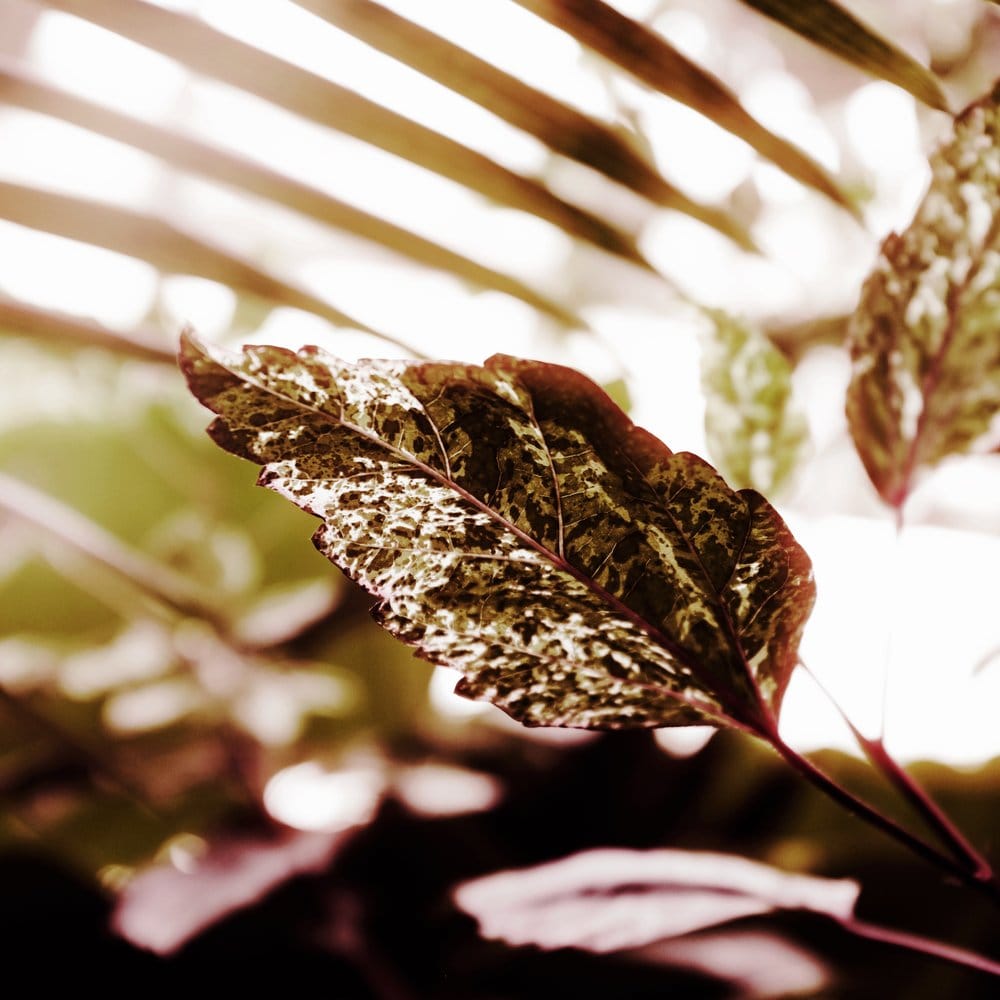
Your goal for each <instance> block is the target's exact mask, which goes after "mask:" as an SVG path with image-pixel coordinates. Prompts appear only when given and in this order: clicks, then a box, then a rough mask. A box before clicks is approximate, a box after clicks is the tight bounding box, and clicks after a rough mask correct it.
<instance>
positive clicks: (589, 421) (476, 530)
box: [181, 336, 814, 733]
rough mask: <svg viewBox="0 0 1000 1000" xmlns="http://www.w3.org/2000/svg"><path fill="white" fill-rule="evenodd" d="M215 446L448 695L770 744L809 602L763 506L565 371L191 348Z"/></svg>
mask: <svg viewBox="0 0 1000 1000" xmlns="http://www.w3.org/2000/svg"><path fill="white" fill-rule="evenodd" d="M181 364H182V367H183V369H184V372H185V374H186V375H187V378H188V382H189V384H190V387H191V390H192V392H193V393H194V394H195V395H196V396H197V397H198V398H199V399H200V400H201V401H202V402H203V403H204V404H205V405H206V406H208V407H209V408H210V409H212V410H214V411H215V412H216V413H218V414H219V418H218V419H217V420H216V421H215V422H214V423H213V424H212V427H211V429H210V433H211V434H212V436H213V438H214V439H215V440H216V442H217V443H218V444H220V445H221V446H222V447H224V448H226V449H227V450H229V451H231V452H234V453H235V454H237V455H241V456H243V457H245V458H249V459H251V460H253V461H255V462H257V463H259V464H261V465H263V466H264V471H263V472H262V474H261V478H260V482H261V484H262V485H265V486H267V487H268V488H270V489H272V490H275V491H276V492H278V493H281V494H282V495H284V496H286V497H288V498H289V499H290V500H292V501H293V502H294V503H296V504H297V505H299V506H300V507H303V508H304V509H306V510H308V511H310V512H311V513H313V514H315V515H316V516H317V517H320V518H322V520H323V522H324V523H323V526H322V527H321V528H320V529H319V530H318V531H317V533H316V535H315V539H314V540H315V542H316V545H317V546H318V547H319V548H320V549H321V551H323V552H324V553H325V554H326V555H327V556H328V557H329V558H330V559H331V560H332V561H333V562H335V563H336V564H337V565H338V566H340V567H341V568H342V569H343V570H344V571H345V572H346V573H347V574H348V575H349V576H351V577H352V578H353V579H355V580H356V581H357V582H358V583H360V584H361V585H362V586H364V587H365V588H366V589H367V590H369V591H370V592H371V593H373V594H375V595H376V596H377V597H378V598H379V604H378V606H377V608H376V611H375V614H376V617H377V619H378V620H379V622H380V623H381V624H382V625H383V626H384V627H385V628H387V629H388V630H389V631H390V632H392V633H393V634H394V635H396V636H398V637H399V638H401V639H403V640H404V641H405V642H408V643H409V644H411V645H412V646H414V647H416V649H417V651H418V652H419V654H420V655H421V656H423V657H424V658H426V659H428V660H430V661H432V662H434V663H439V664H444V665H447V666H452V667H456V668H458V669H460V670H461V671H462V672H463V673H464V675H465V676H464V678H463V679H462V680H461V681H460V682H459V686H458V689H457V690H458V691H459V692H460V693H462V694H464V695H467V696H469V697H472V698H477V699H481V700H487V701H491V702H493V703H494V704H496V705H498V706H500V707H501V708H502V709H503V710H504V711H506V712H507V713H508V714H509V715H511V716H513V717H514V718H515V719H518V720H519V721H521V722H523V723H525V724H527V725H548V726H573V727H582V728H624V727H637V726H665V725H686V724H692V723H695V724H704V723H706V722H708V723H711V724H716V725H732V726H736V727H738V728H744V729H749V730H751V731H755V732H761V733H771V732H773V730H774V725H775V720H776V717H777V713H778V711H779V708H780V704H781V699H782V695H783V694H784V690H785V687H786V685H787V683H788V680H789V677H790V674H791V671H792V669H793V667H794V665H795V662H796V649H797V646H798V642H799V637H800V634H801V631H802V627H803V625H804V623H805V620H806V618H807V617H808V615H809V612H810V609H811V607H812V602H813V597H814V586H813V582H812V574H811V567H810V563H809V560H808V558H807V556H806V555H805V553H804V552H803V551H802V549H801V548H800V547H799V546H798V544H797V543H796V542H795V540H794V539H793V538H792V536H791V534H790V533H789V531H788V529H787V528H786V527H785V525H784V523H783V522H782V520H781V518H780V517H779V516H778V514H777V513H776V512H775V511H774V509H773V508H772V507H771V506H770V505H769V504H768V503H767V501H765V500H764V498H763V497H761V496H760V495H759V494H757V493H754V492H752V491H749V490H744V491H740V492H738V493H737V492H734V491H732V490H731V489H730V488H729V487H728V486H727V485H726V484H725V482H723V480H722V479H721V477H720V476H719V475H718V474H717V473H716V472H715V470H714V469H713V468H712V467H711V466H709V465H708V464H707V463H705V462H703V461H702V460H701V459H700V458H698V457H696V456H694V455H691V454H687V453H681V454H674V453H673V452H671V451H670V449H669V448H667V447H666V446H665V445H664V444H663V443H662V442H660V441H658V440H657V439H656V438H654V437H652V435H650V434H648V433H647V432H645V431H643V430H641V429H640V428H637V427H635V426H634V425H633V424H632V422H631V421H630V420H629V419H628V417H627V416H625V414H624V413H622V411H621V410H620V409H619V408H618V407H617V406H615V404H614V403H613V402H612V401H611V400H610V399H609V398H608V396H607V395H606V394H605V393H604V392H603V391H602V390H601V389H600V388H598V387H597V386H596V385H595V384H594V383H592V382H591V381H590V380H589V379H587V378H585V377H584V376H582V375H580V374H579V373H577V372H575V371H573V370H571V369H569V368H563V367H560V366H556V365H548V364H542V363H540V362H533V361H522V360H518V359H516V358H510V357H504V356H501V355H497V356H495V357H493V358H491V359H490V360H489V361H488V362H486V364H485V365H484V366H483V367H478V366H472V365H461V364H454V363H427V364H409V363H406V362H397V361H362V362H359V363H357V364H347V363H345V362H342V361H340V360H339V359H337V358H335V357H333V356H332V355H329V354H327V353H325V352H323V351H322V350H320V349H319V348H315V347H309V348H304V349H303V350H302V351H300V352H299V353H298V354H294V353H292V352H290V351H287V350H283V349H280V348H276V347H247V348H245V349H244V353H243V355H242V356H240V355H232V354H228V353H225V352H222V351H219V350H217V349H215V348H207V347H204V346H202V345H201V344H199V343H198V342H197V341H195V340H194V339H193V338H191V337H190V336H188V337H185V338H184V340H183V343H182V347H181Z"/></svg>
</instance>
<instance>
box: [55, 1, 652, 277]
mask: <svg viewBox="0 0 1000 1000" xmlns="http://www.w3.org/2000/svg"><path fill="white" fill-rule="evenodd" d="M41 2H42V3H43V4H44V5H45V6H46V7H51V8H53V9H55V10H61V11H65V12H66V13H68V14H73V15H75V16H77V17H81V18H84V19H85V20H88V21H90V22H92V23H93V24H97V25H99V26H101V27H103V28H106V29H107V30H109V31H113V32H115V33H116V34H119V35H121V36H123V37H124V38H128V39H131V40H132V41H133V42H136V43H137V44H139V45H143V46H146V47H147V48H150V49H152V50H153V51H155V52H159V53H161V54H163V55H165V56H168V57H169V58H171V59H176V60H177V61H178V62H180V63H181V64H182V65H184V66H187V67H188V68H189V69H191V70H193V71H194V72H196V73H203V74H204V75H206V76H210V77H213V78H214V79H216V80H221V81H222V82H223V83H227V84H229V85H230V86H233V87H236V88H238V89H240V90H243V91H245V92H246V93H248V94H253V95H254V96H256V97H260V98H262V99H263V100H265V101H269V102H271V103H272V104H276V105H278V106H279V107H283V108H285V109H286V110H288V111H291V112H292V113H293V114H296V115H299V116H300V117H302V118H306V119H308V120H310V121H313V122H315V123H317V124H318V125H322V126H323V127H325V128H330V129H334V130H335V131H338V132H342V133H343V134H345V135H350V136H353V137H354V138H356V139H360V140H361V141H362V142H367V143H370V144H371V145H373V146H377V147H378V148H379V149H383V150H385V151H386V152H388V153H392V154H393V155H395V156H398V157H400V158H402V159H404V160H408V161H410V162H412V163H416V164H418V165H419V166H421V167H425V168H426V169H427V170H430V171H433V172H434V173H437V174H440V175H442V176H444V177H448V178H450V179H451V180H453V181H455V182H457V183H459V184H462V185H464V186H465V187H468V188H470V189H472V190H473V191H477V192H479V193H480V194H482V195H484V196H485V197H487V198H490V199H493V200H495V201H497V202H499V203H500V204H502V205H507V206H509V207H511V208H516V209H520V210H521V211H524V212H529V213H531V214H532V215H535V216H538V217H539V218H541V219H545V220H546V221H547V222H550V223H552V224H553V225H555V226H558V227H559V228H560V229H562V230H563V231H564V232H566V233H568V234H569V235H570V236H574V237H576V238H577V239H581V240H585V241H586V242H589V243H592V244H594V245H595V246H598V247H600V248H601V249H603V250H606V251H608V252H609V253H613V254H616V255H618V256H620V257H624V258H626V259H627V260H630V261H632V262H633V263H635V264H639V265H640V266H642V267H644V268H647V269H651V265H650V264H649V263H648V262H647V261H646V260H645V258H644V257H643V256H642V254H641V253H640V251H639V249H638V247H637V245H636V242H635V239H634V237H633V236H632V235H631V234H629V233H626V232H623V231H622V230H620V229H618V228H616V227H615V226H614V225H612V224H611V223H609V222H608V221H606V220H605V219H602V218H599V217H598V216H596V215H594V214H593V213H591V212H587V211H585V210H584V209H582V208H579V207H578V206H576V205H572V204H570V203H569V202H567V201H565V200H563V199H561V198H559V197H557V196H556V195H554V194H553V193H552V192H551V191H550V190H549V189H548V188H547V187H545V185H544V184H542V183H540V182H539V181H537V180H534V179H532V178H530V177H525V176H523V175H521V174H518V173H516V172H514V171H512V170H509V169H507V168H506V167H503V166H502V165H501V164H499V163H497V162H496V161H495V160H492V159H490V158H489V157H488V156H484V155H483V154H482V153H478V152H476V151H475V150H473V149H470V148H469V147H468V146H464V145H462V143H460V142H456V141H455V140H454V139H450V138H448V137H447V136H445V135H442V134H441V133H439V132H435V131H434V130H433V129H429V128H425V127H424V126H423V125H418V124H417V123H416V122H414V121H411V120H410V119H409V118H406V117H404V116H403V115H399V114H396V113H395V112H393V111H389V110H388V109H387V108H384V107H382V105H380V104H376V103H375V102H374V101H369V100H368V99H367V98H364V97H362V96H361V95H360V94H358V93H356V92H355V91H353V90H349V89H348V88H346V87H341V86H339V85H338V84H335V83H333V82H331V81H330V80H326V79H324V78H323V77H321V76H318V75H317V74H315V73H311V72H309V71H308V70H304V69H302V68H300V67H298V66H295V65H293V64H292V63H289V62H286V61H284V60H283V59H278V58H277V57H275V56H272V55H269V54H268V53H266V52H263V51H261V50H260V49H257V48H254V47H253V46H252V45H247V44H246V43H244V42H241V41H239V40H237V39H235V38H233V37H231V36H229V35H226V34H225V33H224V32H221V31H216V30H215V29H214V28H211V27H210V26H209V25H207V24H205V23H204V22H202V21H200V20H198V19H197V18H195V17H190V16H188V15H185V14H180V13H177V12H175V11H171V10H166V9H164V8H162V7H158V6H156V5H155V4H152V3H149V2H146V0H41Z"/></svg>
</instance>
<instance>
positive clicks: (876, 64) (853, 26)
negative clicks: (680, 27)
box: [742, 0, 948, 111]
mask: <svg viewBox="0 0 1000 1000" xmlns="http://www.w3.org/2000/svg"><path fill="white" fill-rule="evenodd" d="M742 2H743V3H745V4H746V5H747V6H749V7H753V8H754V9H755V10H758V11H760V12H761V13H762V14H765V15H767V17H770V18H773V19H774V20H775V21H777V22H778V23H779V24H783V25H784V26H785V27H786V28H790V29H791V30H792V31H794V32H796V33H797V34H799V35H802V37H803V38H808V39H809V41H811V42H815V43H816V44H817V45H821V46H822V47H823V48H825V49H826V50H827V51H829V52H832V53H833V54H834V55H836V56H839V57H840V58H841V59H845V60H846V61H847V62H849V63H853V64H854V65H855V66H857V67H858V68H859V69H863V70H865V72H867V73H871V74H872V75H873V76H878V77H881V78H882V79H883V80H888V81H889V83H894V84H896V85H897V86H899V87H902V88H903V89H904V90H907V91H909V92H910V93H911V94H912V95H913V96H914V97H915V98H917V100H918V101H923V102H924V104H928V105H930V106H931V107H932V108H938V109H940V110H942V111H947V110H948V101H947V99H946V98H945V96H944V94H943V93H942V92H941V85H940V83H939V82H938V79H937V77H936V76H935V75H934V74H933V73H932V72H931V71H930V70H929V69H927V68H926V67H925V66H921V64H920V63H918V62H917V61H916V60H915V59H914V58H913V57H912V56H909V55H907V54H906V53H905V52H904V51H903V50H902V49H900V48H898V47H897V46H895V45H893V43H892V42H891V41H889V40H888V39H886V38H883V37H882V36H881V35H878V34H876V33H875V32H874V31H872V29H871V28H869V27H868V26H867V25H866V24H864V23H863V22H862V21H859V20H858V19H857V18H856V17H855V16H854V15H853V14H852V13H851V12H850V11H848V10H846V9H845V8H843V7H841V6H840V4H838V3H834V2H833V0H742Z"/></svg>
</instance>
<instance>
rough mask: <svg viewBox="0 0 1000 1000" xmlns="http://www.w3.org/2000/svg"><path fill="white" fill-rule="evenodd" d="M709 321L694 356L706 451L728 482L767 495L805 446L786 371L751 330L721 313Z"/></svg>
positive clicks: (802, 421)
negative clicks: (702, 397) (698, 364)
mask: <svg viewBox="0 0 1000 1000" xmlns="http://www.w3.org/2000/svg"><path fill="white" fill-rule="evenodd" d="M711 320H712V323H711V326H710V328H709V330H708V331H707V334H706V336H705V338H704V340H703V341H702V355H701V381H702V387H703V389H704V391H705V397H706V403H705V432H706V434H707V435H708V451H709V454H710V455H711V456H712V460H713V461H714V462H715V464H716V465H717V466H718V467H719V471H720V472H721V473H722V474H723V475H724V476H725V477H726V479H727V481H728V482H730V483H733V484H734V485H735V486H752V487H753V488H754V489H757V490H760V491H761V492H762V493H767V494H769V495H770V494H774V493H776V492H777V491H778V490H780V489H781V487H782V486H783V485H784V484H785V483H786V482H787V481H788V477H789V476H790V475H791V473H792V472H793V471H794V470H795V468H796V466H797V465H798V463H799V462H800V461H801V460H802V459H803V458H804V456H805V453H806V451H807V449H808V443H809V431H808V426H807V425H806V421H805V418H804V416H803V415H802V413H801V412H800V411H799V410H798V409H797V408H796V407H795V405H794V403H793V401H792V381H791V366H790V365H789V363H788V361H787V359H786V358H785V357H784V356H783V355H782V354H781V352H780V351H778V349H777V348H776V347H775V346H774V345H773V344H772V343H771V342H770V341H769V340H768V339H767V337H765V336H764V335H763V334H762V333H760V332H759V331H757V330H754V329H751V328H750V327H749V326H746V325H744V324H743V323H739V322H737V321H736V320H734V319H733V318H732V317H730V316H727V315H726V314H725V313H721V312H713V313H712V314H711Z"/></svg>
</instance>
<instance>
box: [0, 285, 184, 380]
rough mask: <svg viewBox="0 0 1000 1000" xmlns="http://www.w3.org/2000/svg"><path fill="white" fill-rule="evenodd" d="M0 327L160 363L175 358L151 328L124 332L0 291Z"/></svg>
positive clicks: (170, 361)
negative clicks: (51, 309) (27, 301)
mask: <svg viewBox="0 0 1000 1000" xmlns="http://www.w3.org/2000/svg"><path fill="white" fill-rule="evenodd" d="M0 330H2V331H3V332H5V333H17V334H26V335H27V336H30V337H37V338H38V339H40V340H50V341H55V342H56V343H60V344H69V345H73V346H81V347H100V348H103V349H104V350H109V351H115V352H117V353H119V354H125V355H128V356H129V357H134V358H139V359H140V360H142V361H152V362H157V363H159V364H170V365H172V364H174V360H175V355H174V352H173V351H171V350H169V349H168V348H167V346H166V344H167V341H166V338H165V337H163V336H159V337H158V336H157V335H156V333H155V332H154V331H153V330H151V329H145V328H140V329H138V330H133V331H131V332H128V333H123V332H122V331H120V330H112V329H110V328H109V327H106V326H101V324H100V323H95V322H94V321H93V320H91V319H85V318H83V317H82V316H73V315H70V314H69V313H63V312H51V311H50V310H47V309H39V308H38V307H36V306H32V305H29V304H28V303H26V302H19V301H18V300H16V299H11V298H8V297H7V296H6V295H0Z"/></svg>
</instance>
